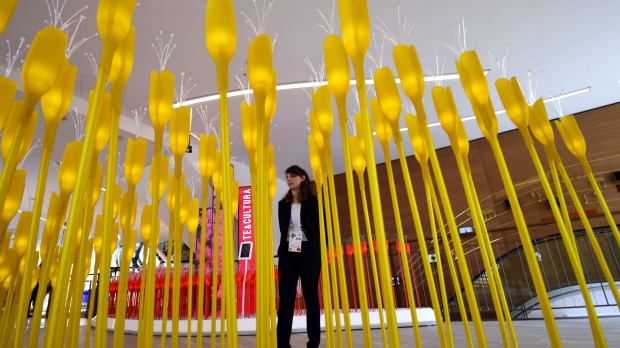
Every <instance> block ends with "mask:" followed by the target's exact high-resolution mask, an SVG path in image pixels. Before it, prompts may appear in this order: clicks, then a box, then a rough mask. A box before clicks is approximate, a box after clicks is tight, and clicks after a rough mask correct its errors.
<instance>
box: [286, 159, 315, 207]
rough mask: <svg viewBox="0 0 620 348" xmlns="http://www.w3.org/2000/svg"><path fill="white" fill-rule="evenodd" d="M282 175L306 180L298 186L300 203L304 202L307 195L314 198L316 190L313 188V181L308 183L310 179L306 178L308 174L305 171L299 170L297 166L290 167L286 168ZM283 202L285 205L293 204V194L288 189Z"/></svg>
mask: <svg viewBox="0 0 620 348" xmlns="http://www.w3.org/2000/svg"><path fill="white" fill-rule="evenodd" d="M284 173H285V174H293V175H297V176H305V177H306V180H304V181H302V182H301V184H299V201H300V202H303V201H305V200H306V198H308V196H309V195H313V196H316V189H315V186H314V181H310V177H309V176H308V173H306V171H305V170H303V168H301V167H300V166H298V165H292V166H290V167H288V168H286V170H285V171H284ZM283 200H284V201H285V202H286V203H293V193H292V192H291V190H290V189H289V190H288V192H286V195H284V198H283Z"/></svg>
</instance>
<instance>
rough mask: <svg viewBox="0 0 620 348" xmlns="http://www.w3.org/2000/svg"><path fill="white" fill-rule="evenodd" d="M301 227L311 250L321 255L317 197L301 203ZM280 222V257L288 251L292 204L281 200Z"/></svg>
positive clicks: (279, 206)
mask: <svg viewBox="0 0 620 348" xmlns="http://www.w3.org/2000/svg"><path fill="white" fill-rule="evenodd" d="M300 217H301V226H302V228H303V230H304V233H305V234H306V238H308V242H307V243H306V244H307V246H304V248H305V247H310V249H311V250H312V251H313V252H314V253H316V254H317V255H321V243H320V241H321V237H320V233H321V229H320V227H319V226H320V225H319V224H320V221H319V201H318V199H317V197H316V196H313V195H309V196H308V198H306V200H305V201H303V202H301V213H300ZM278 222H279V224H280V246H279V247H278V256H281V255H282V254H283V253H285V252H287V251H288V242H287V241H286V236H287V235H288V228H289V224H290V222H291V204H290V203H286V202H284V200H281V201H280V202H278Z"/></svg>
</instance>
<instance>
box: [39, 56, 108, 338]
mask: <svg viewBox="0 0 620 348" xmlns="http://www.w3.org/2000/svg"><path fill="white" fill-rule="evenodd" d="M104 51H105V49H104ZM107 69H109V67H107ZM107 69H105V67H104V66H101V67H100V69H99V74H98V75H97V84H96V86H95V92H94V95H93V100H92V102H93V105H92V106H91V108H90V109H91V110H92V114H90V115H88V117H86V134H85V137H84V147H83V149H82V155H81V157H80V166H79V169H78V174H77V180H76V185H75V190H74V193H73V199H72V200H71V208H70V209H69V217H68V219H69V221H68V224H67V230H66V231H65V240H68V241H72V240H75V237H76V234H77V230H78V228H79V224H80V219H79V215H80V213H79V211H80V209H82V205H83V203H84V202H83V199H84V193H85V190H86V184H87V181H88V178H89V177H90V172H91V169H92V165H91V161H90V157H91V156H92V153H93V151H94V147H95V140H96V139H95V138H96V132H97V127H98V125H99V123H100V122H99V120H100V118H101V100H102V96H103V93H104V91H105V83H106V81H107V80H108V74H109V71H108V70H107ZM108 245H109V243H108ZM74 252H75V250H74V248H62V253H61V255H60V261H59V266H58V279H57V283H56V284H57V287H58V289H66V288H67V285H68V283H69V277H70V273H71V269H70V267H71V263H72V262H73V256H74ZM102 252H103V251H102ZM65 300H66V293H65V292H64V291H54V292H53V295H52V308H51V310H50V312H51V313H50V316H48V326H47V328H46V330H45V342H44V347H45V348H54V347H55V346H57V343H58V341H59V338H60V335H61V334H62V332H64V330H61V328H60V327H61V325H62V326H64V325H66V322H64V321H61V318H60V316H61V315H62V313H63V312H64V311H62V308H63V307H64V306H65ZM99 308H100V309H102V308H101V307H99ZM105 308H107V303H106V307H105ZM97 322H101V320H98V321H97ZM104 325H105V322H104ZM102 343H103V341H102Z"/></svg>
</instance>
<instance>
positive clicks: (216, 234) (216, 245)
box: [210, 174, 224, 347]
mask: <svg viewBox="0 0 620 348" xmlns="http://www.w3.org/2000/svg"><path fill="white" fill-rule="evenodd" d="M214 175H215V174H214ZM220 192H221V191H218V192H216V196H215V207H213V214H214V215H215V219H214V220H215V223H214V224H213V249H212V250H213V251H212V252H213V257H212V258H211V260H212V261H213V266H212V267H211V269H212V271H211V273H212V274H213V279H212V281H211V337H210V343H211V347H215V346H216V345H215V344H216V338H217V328H216V324H217V321H218V318H217V293H218V284H219V279H221V275H220V267H219V263H220V252H219V250H220V243H221V242H220V225H221V222H220V205H221V202H222V198H221V197H220V194H219V193H220ZM223 330H224V325H223V324H222V321H221V320H220V335H222V334H223Z"/></svg>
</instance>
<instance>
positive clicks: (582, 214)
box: [552, 152, 620, 303]
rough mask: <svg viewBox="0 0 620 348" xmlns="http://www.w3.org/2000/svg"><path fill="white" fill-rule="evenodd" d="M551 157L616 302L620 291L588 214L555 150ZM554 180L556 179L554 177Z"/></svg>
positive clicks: (618, 301)
mask: <svg viewBox="0 0 620 348" xmlns="http://www.w3.org/2000/svg"><path fill="white" fill-rule="evenodd" d="M552 158H555V160H554V161H553V167H556V168H557V169H559V171H560V174H561V176H562V179H563V180H564V184H565V185H566V187H567V190H568V193H569V195H570V197H571V200H572V201H573V204H574V205H575V209H577V214H578V215H579V218H580V219H581V222H582V223H583V226H584V228H585V230H586V235H587V236H588V240H589V241H590V246H591V247H592V250H593V251H594V256H595V257H596V260H597V261H598V263H599V265H600V266H601V270H602V271H603V275H604V276H605V279H606V280H607V282H608V284H609V289H610V290H611V292H612V294H613V296H614V299H615V300H616V303H620V293H619V292H618V287H617V286H616V284H615V281H614V277H613V275H612V274H611V270H610V269H609V265H608V264H607V260H605V256H604V255H603V250H602V249H601V247H600V245H599V243H598V240H597V238H596V235H595V234H594V231H593V230H592V225H591V224H590V221H589V220H588V216H587V215H586V212H585V211H584V209H583V205H582V204H581V201H580V200H579V197H578V196H577V193H576V192H575V188H574V187H573V185H572V183H571V181H570V177H569V175H568V173H567V172H566V169H565V168H564V165H563V164H562V161H561V159H560V157H559V155H558V154H557V152H556V153H555V154H554V155H553V157H552ZM553 167H552V168H553ZM554 171H555V170H554ZM556 175H557V174H556ZM554 181H556V180H555V179H554ZM556 182H559V180H557V181H556ZM573 243H575V241H574V238H573ZM574 248H575V253H578V251H577V250H576V245H575V246H574Z"/></svg>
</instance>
